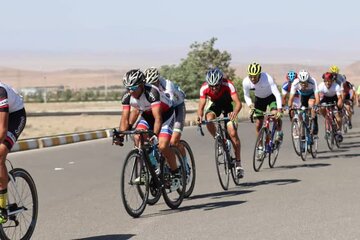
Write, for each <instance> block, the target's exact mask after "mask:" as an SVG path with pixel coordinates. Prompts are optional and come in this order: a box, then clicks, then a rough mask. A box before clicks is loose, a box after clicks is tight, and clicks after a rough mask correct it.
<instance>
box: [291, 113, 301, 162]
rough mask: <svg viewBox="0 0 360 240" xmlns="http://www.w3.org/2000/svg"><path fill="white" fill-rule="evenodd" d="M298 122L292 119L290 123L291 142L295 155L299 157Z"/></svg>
mask: <svg viewBox="0 0 360 240" xmlns="http://www.w3.org/2000/svg"><path fill="white" fill-rule="evenodd" d="M299 132H300V127H299V120H298V119H296V118H294V119H293V121H291V140H292V144H293V147H294V150H295V153H296V155H298V156H300V150H301V149H300V141H299Z"/></svg>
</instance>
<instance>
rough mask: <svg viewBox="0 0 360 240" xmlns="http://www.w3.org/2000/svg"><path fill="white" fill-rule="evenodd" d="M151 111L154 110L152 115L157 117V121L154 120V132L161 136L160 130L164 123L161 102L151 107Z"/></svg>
mask: <svg viewBox="0 0 360 240" xmlns="http://www.w3.org/2000/svg"><path fill="white" fill-rule="evenodd" d="M151 112H152V115H153V117H154V119H155V122H154V133H155V134H156V135H157V136H159V133H160V130H161V125H162V123H163V120H162V110H161V106H160V104H157V105H155V106H153V107H151Z"/></svg>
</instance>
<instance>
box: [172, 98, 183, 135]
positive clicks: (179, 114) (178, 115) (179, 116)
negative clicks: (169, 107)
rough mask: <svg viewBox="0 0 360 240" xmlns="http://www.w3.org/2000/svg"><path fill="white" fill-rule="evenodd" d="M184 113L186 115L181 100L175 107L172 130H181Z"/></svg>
mask: <svg viewBox="0 0 360 240" xmlns="http://www.w3.org/2000/svg"><path fill="white" fill-rule="evenodd" d="M185 115H186V108H185V103H184V102H183V103H181V104H180V105H178V106H176V107H175V123H174V132H179V133H181V132H182V131H183V129H184V122H185Z"/></svg>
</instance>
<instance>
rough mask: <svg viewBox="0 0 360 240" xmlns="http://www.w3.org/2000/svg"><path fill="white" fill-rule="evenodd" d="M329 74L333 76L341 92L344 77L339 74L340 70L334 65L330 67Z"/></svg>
mask: <svg viewBox="0 0 360 240" xmlns="http://www.w3.org/2000/svg"><path fill="white" fill-rule="evenodd" d="M329 72H331V73H332V74H334V78H335V81H336V83H337V84H339V86H340V88H341V91H343V83H344V82H345V81H346V79H345V77H344V75H342V74H340V69H339V67H338V66H336V65H332V66H331V67H330V68H329Z"/></svg>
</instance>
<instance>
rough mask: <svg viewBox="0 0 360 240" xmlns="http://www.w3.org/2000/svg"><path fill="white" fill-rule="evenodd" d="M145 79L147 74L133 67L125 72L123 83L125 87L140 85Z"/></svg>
mask: <svg viewBox="0 0 360 240" xmlns="http://www.w3.org/2000/svg"><path fill="white" fill-rule="evenodd" d="M144 81H145V75H144V73H143V72H142V71H140V69H132V70H130V71H128V72H127V73H125V75H124V78H123V83H124V86H125V87H132V86H137V85H140V84H141V83H143V82H144Z"/></svg>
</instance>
